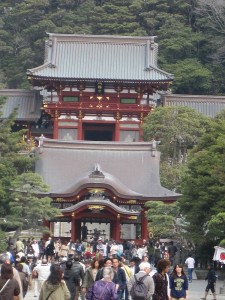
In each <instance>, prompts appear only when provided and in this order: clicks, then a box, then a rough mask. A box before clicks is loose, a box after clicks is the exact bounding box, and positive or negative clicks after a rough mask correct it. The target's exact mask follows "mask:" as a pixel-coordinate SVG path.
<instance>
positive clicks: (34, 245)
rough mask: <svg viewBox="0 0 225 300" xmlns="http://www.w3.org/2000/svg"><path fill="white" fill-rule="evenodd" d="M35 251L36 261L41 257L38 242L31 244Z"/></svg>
mask: <svg viewBox="0 0 225 300" xmlns="http://www.w3.org/2000/svg"><path fill="white" fill-rule="evenodd" d="M31 246H32V248H33V250H34V259H35V260H37V259H38V257H39V245H38V242H37V240H35V239H34V240H33V243H32V244H31Z"/></svg>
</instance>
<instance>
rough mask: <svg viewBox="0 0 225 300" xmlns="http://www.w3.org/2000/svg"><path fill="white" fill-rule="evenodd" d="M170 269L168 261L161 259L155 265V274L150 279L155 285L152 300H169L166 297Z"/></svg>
mask: <svg viewBox="0 0 225 300" xmlns="http://www.w3.org/2000/svg"><path fill="white" fill-rule="evenodd" d="M169 268H170V261H169V260H167V259H161V260H159V261H158V264H157V273H155V274H154V275H153V276H152V278H153V280H154V284H155V291H154V294H153V296H152V300H169V297H168V284H169V283H168V275H167V273H168V271H169Z"/></svg>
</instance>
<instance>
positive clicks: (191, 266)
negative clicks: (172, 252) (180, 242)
mask: <svg viewBox="0 0 225 300" xmlns="http://www.w3.org/2000/svg"><path fill="white" fill-rule="evenodd" d="M185 264H186V265H187V267H188V280H189V282H192V273H193V270H194V267H195V260H194V258H193V257H192V255H191V254H189V255H188V258H187V259H186V260H185Z"/></svg>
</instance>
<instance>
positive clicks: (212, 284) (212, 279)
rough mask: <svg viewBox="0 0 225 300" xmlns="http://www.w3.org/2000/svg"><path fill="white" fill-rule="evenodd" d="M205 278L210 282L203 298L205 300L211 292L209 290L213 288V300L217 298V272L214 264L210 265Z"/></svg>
mask: <svg viewBox="0 0 225 300" xmlns="http://www.w3.org/2000/svg"><path fill="white" fill-rule="evenodd" d="M205 280H207V281H208V284H207V286H206V288H205V297H203V298H201V299H203V300H205V299H206V297H207V295H208V293H209V290H211V291H212V294H213V297H214V298H213V300H216V293H215V283H216V272H215V270H214V268H213V264H209V265H208V273H207V275H206V278H205Z"/></svg>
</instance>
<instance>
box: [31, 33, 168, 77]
mask: <svg viewBox="0 0 225 300" xmlns="http://www.w3.org/2000/svg"><path fill="white" fill-rule="evenodd" d="M46 45H47V47H46V51H47V52H46V53H45V57H46V59H45V63H44V65H42V66H39V67H37V68H34V69H29V70H28V74H30V75H32V76H34V77H44V78H48V77H53V78H60V79H68V80H69V79H74V78H76V79H80V80H82V79H90V80H101V79H102V80H106V81H107V80H108V81H113V80H121V81H122V80H123V81H156V82H165V81H171V80H172V78H173V76H172V75H171V74H169V73H167V72H164V71H162V70H160V69H159V68H158V67H157V54H158V51H157V50H158V45H157V44H156V43H155V42H154V37H122V36H87V35H63V34H52V33H51V34H49V41H48V42H47V43H46Z"/></svg>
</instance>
